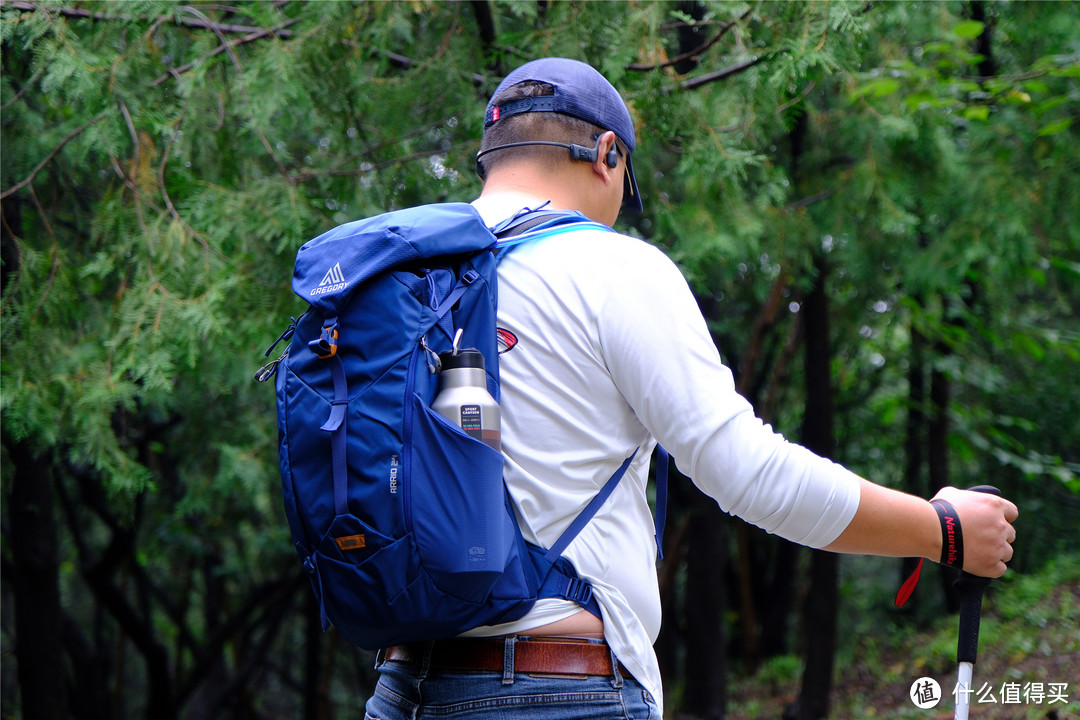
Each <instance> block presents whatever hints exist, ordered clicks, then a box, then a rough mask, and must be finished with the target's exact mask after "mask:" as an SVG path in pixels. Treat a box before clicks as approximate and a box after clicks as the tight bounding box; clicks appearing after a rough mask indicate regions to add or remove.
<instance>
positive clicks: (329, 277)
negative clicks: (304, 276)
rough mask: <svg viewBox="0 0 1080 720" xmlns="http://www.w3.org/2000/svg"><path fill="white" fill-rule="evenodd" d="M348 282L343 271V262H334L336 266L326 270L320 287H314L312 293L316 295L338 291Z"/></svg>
mask: <svg viewBox="0 0 1080 720" xmlns="http://www.w3.org/2000/svg"><path fill="white" fill-rule="evenodd" d="M348 284H349V283H347V282H346V281H345V274H344V273H343V272H341V263H334V267H332V268H330V269H329V270H327V271H326V275H323V279H322V281H321V282H320V283H319V287H317V288H314V289H313V290H312V291H311V295H312V296H313V297H314V296H315V295H325V294H326V293H332V292H337V291H338V290H341V289H342V288H344V287H345V286H346V285H348Z"/></svg>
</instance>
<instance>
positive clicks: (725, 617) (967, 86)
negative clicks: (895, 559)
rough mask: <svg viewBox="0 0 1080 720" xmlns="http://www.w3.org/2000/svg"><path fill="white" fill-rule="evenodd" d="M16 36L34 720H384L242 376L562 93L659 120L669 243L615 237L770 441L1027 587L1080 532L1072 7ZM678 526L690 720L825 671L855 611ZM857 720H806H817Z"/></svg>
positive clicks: (231, 18)
mask: <svg viewBox="0 0 1080 720" xmlns="http://www.w3.org/2000/svg"><path fill="white" fill-rule="evenodd" d="M0 20H2V24H0V44H2V52H3V58H2V61H3V74H2V75H0V109H2V113H3V114H2V132H3V165H2V169H0V201H2V206H0V209H2V223H0V230H2V240H3V243H2V259H3V269H2V286H3V299H2V313H3V315H2V321H3V327H2V342H3V356H2V358H0V368H2V378H3V388H2V396H0V408H2V413H3V415H2V418H3V428H2V450H3V455H2V462H3V474H2V489H3V493H4V498H5V502H4V505H3V513H4V515H3V526H2V529H3V539H4V543H3V547H4V550H3V557H2V560H3V582H4V590H3V592H4V599H5V601H8V602H4V603H3V633H4V635H3V637H4V641H5V643H8V642H9V641H13V642H14V643H15V653H14V657H12V655H11V654H10V653H5V654H4V660H3V662H4V668H3V669H4V672H3V680H2V681H0V683H2V686H3V693H2V695H3V700H2V705H3V706H2V713H3V714H4V715H5V716H12V715H14V714H16V713H21V714H22V716H24V717H27V718H30V717H66V716H71V717H102V718H104V717H109V718H111V717H140V716H146V717H154V718H171V717H176V718H181V717H210V716H216V717H242V716H243V717H248V716H256V715H266V714H269V713H270V712H271V711H272V712H273V713H276V714H279V715H288V716H295V715H299V714H300V713H303V714H304V716H305V717H308V718H324V717H330V716H333V715H335V714H337V715H339V716H340V715H348V714H350V713H352V714H357V713H358V711H357V710H356V708H357V706H358V704H359V702H360V701H359V698H362V697H363V696H364V695H365V694H366V693H367V692H368V690H369V688H370V681H371V678H370V676H369V675H368V673H367V672H366V671H365V670H364V668H366V667H369V666H370V658H368V657H367V656H366V655H365V654H363V653H361V652H360V651H358V650H356V649H355V648H351V647H348V646H347V645H346V644H345V643H343V642H340V641H339V639H338V637H337V636H336V634H334V633H333V632H331V633H328V634H326V635H323V634H322V633H321V632H320V629H319V620H318V616H317V611H315V610H314V609H313V608H312V607H311V603H310V601H309V593H308V591H307V589H306V587H304V584H305V583H304V580H303V579H302V573H300V572H299V568H298V566H297V563H296V562H295V556H294V555H293V554H292V551H291V550H290V549H289V540H288V537H287V531H286V529H285V528H286V526H285V523H284V520H283V518H282V517H281V512H280V509H279V503H280V500H279V499H278V491H277V469H276V464H275V459H276V451H275V440H276V434H275V428H274V408H273V398H272V393H271V392H269V390H268V388H266V387H260V386H257V385H256V384H255V383H253V382H252V380H251V375H252V372H253V371H254V370H255V369H256V368H257V366H258V365H259V364H261V363H262V362H265V361H266V360H265V359H263V358H262V353H263V351H264V350H265V348H266V347H267V346H268V345H269V344H270V342H271V341H272V340H273V339H274V338H275V337H277V335H278V333H279V332H280V331H281V330H282V329H284V327H285V325H286V324H287V321H288V320H287V319H288V317H289V316H290V315H296V314H298V313H300V312H302V311H303V310H304V307H303V303H302V302H300V301H299V300H298V299H297V298H295V297H293V296H292V295H291V293H290V291H289V278H290V274H291V263H292V259H293V256H294V253H295V250H296V248H297V247H298V246H299V245H300V244H301V243H302V242H303V241H304V240H306V239H308V238H310V237H314V236H315V235H317V234H319V233H320V232H322V231H323V230H326V229H328V228H329V227H332V226H334V225H335V224H339V223H341V222H345V221H347V220H351V219H354V218H357V217H361V216H365V215H370V214H374V213H377V212H381V211H383V210H386V209H391V208H396V207H402V206H407V205H412V204H416V203H422V202H434V201H441V200H451V199H453V200H467V199H470V198H471V197H473V196H475V195H476V194H477V193H478V191H479V183H478V180H477V179H476V178H475V176H474V174H473V172H472V166H473V157H474V154H475V151H476V148H477V146H478V141H479V136H480V132H481V126H480V124H481V116H482V112H481V111H482V107H483V103H484V102H485V101H486V99H487V97H488V95H489V94H490V92H491V91H492V90H493V89H494V87H495V85H496V84H497V82H498V80H499V79H500V78H501V76H502V75H503V74H504V73H505V72H506V71H508V70H509V69H511V68H513V67H514V66H516V65H517V64H519V63H520V62H522V61H524V60H526V59H529V58H531V57H535V56H540V55H564V56H570V57H578V58H581V59H583V60H586V61H589V62H591V63H593V64H594V65H595V66H597V67H598V68H600V69H601V70H602V71H603V72H604V73H605V74H606V75H607V76H608V77H609V78H610V79H611V80H612V82H614V83H615V85H616V86H617V87H619V88H620V89H621V90H622V91H623V93H624V96H625V97H626V98H627V99H628V101H629V103H630V105H631V109H632V112H633V114H634V117H635V120H636V123H637V126H638V133H639V148H638V150H637V154H636V156H635V166H636V168H637V169H638V174H639V178H638V179H639V182H640V184H641V187H642V190H643V191H644V192H645V193H646V195H647V197H646V208H647V210H646V213H645V214H644V215H642V216H640V217H636V218H623V221H622V222H623V223H624V226H623V229H624V230H626V231H628V232H631V233H634V234H637V235H640V236H641V237H644V238H646V239H648V240H650V241H652V242H655V243H657V244H658V245H660V246H661V247H663V248H664V249H665V250H666V251H667V252H668V253H669V254H670V255H671V256H672V257H673V258H674V259H675V260H676V261H677V262H679V263H680V265H681V266H682V267H683V269H684V271H685V272H686V274H687V276H688V278H689V279H690V280H691V282H692V284H693V287H694V289H695V291H696V293H697V295H698V298H699V302H700V304H701V307H702V309H703V311H704V313H705V314H706V317H707V320H708V321H709V323H710V327H711V329H712V331H713V333H714V336H715V338H716V340H717V344H718V346H719V348H720V350H721V353H722V355H723V356H724V357H725V359H726V360H727V362H728V363H729V365H730V366H731V367H732V368H733V369H734V370H735V372H736V376H737V379H738V384H739V388H740V390H741V391H742V392H743V393H744V394H745V395H746V396H747V397H748V398H750V399H751V400H752V401H753V402H754V404H755V406H756V407H757V409H758V411H759V413H760V414H761V415H762V416H763V417H765V418H766V419H767V420H768V421H770V422H772V423H773V424H775V425H776V426H777V427H778V428H780V429H781V430H783V431H784V432H785V433H786V434H788V435H789V436H791V437H795V438H799V437H804V438H809V436H811V435H813V434H815V433H820V437H822V438H823V439H822V440H821V445H820V446H819V447H818V449H819V451H821V452H823V453H826V454H832V455H833V456H835V457H836V458H837V459H838V460H840V461H841V462H844V463H845V464H848V465H849V466H851V467H853V468H854V469H856V470H858V471H860V472H862V473H863V474H866V475H868V476H869V477H871V478H872V479H875V480H877V481H885V482H889V483H895V484H901V483H903V484H904V486H905V487H907V488H908V489H911V490H912V491H916V492H919V493H922V494H928V493H930V492H932V490H933V485H935V484H937V483H938V482H949V483H952V484H959V485H964V484H974V483H975V482H977V481H984V480H991V481H993V482H994V483H995V484H998V485H1000V486H1001V487H1002V488H1003V489H1005V490H1006V491H1007V492H1008V493H1010V494H1011V495H1012V496H1015V497H1018V498H1020V499H1021V504H1022V505H1023V507H1024V508H1025V510H1026V512H1025V516H1022V518H1021V533H1022V537H1030V538H1032V544H1030V545H1028V544H1021V545H1020V546H1019V547H1018V556H1017V561H1016V563H1015V565H1016V566H1017V567H1020V568H1024V567H1027V566H1031V565H1034V564H1035V563H1037V562H1041V561H1042V560H1043V559H1044V557H1045V555H1041V554H1037V553H1036V552H1035V551H1034V550H1033V549H1031V548H1032V547H1033V545H1034V543H1035V542H1036V541H1037V542H1043V540H1045V541H1046V542H1045V543H1044V544H1046V545H1053V543H1054V542H1058V543H1060V542H1063V540H1061V538H1063V537H1067V536H1068V535H1067V533H1066V532H1064V531H1065V530H1067V529H1069V528H1071V527H1072V525H1074V524H1075V515H1074V514H1073V515H1072V516H1070V512H1069V505H1068V504H1069V503H1070V502H1071V503H1075V502H1076V501H1075V497H1076V492H1077V490H1078V489H1080V481H1078V479H1077V477H1078V473H1080V458H1078V457H1077V456H1076V447H1077V443H1076V439H1077V438H1078V437H1080V421H1078V420H1077V418H1078V417H1080V412H1078V411H1080V393H1078V392H1077V391H1076V389H1075V387H1074V386H1075V382H1074V380H1073V379H1072V378H1073V376H1075V370H1076V366H1077V363H1078V361H1080V331H1078V329H1077V327H1076V315H1075V308H1076V307H1078V306H1080V298H1078V294H1080V289H1078V288H1080V283H1077V276H1078V275H1080V237H1078V232H1080V231H1078V230H1077V228H1076V223H1073V222H1069V219H1070V218H1073V217H1075V216H1076V215H1077V210H1078V209H1080V203H1078V201H1077V191H1076V189H1075V183H1074V182H1073V179H1074V178H1075V175H1076V171H1077V167H1078V150H1077V148H1078V147H1080V143H1077V132H1078V128H1077V107H1078V103H1077V97H1078V89H1077V77H1078V75H1080V64H1078V56H1077V49H1076V48H1077V39H1078V38H1077V30H1076V23H1075V12H1074V11H1073V10H1072V8H1071V6H1070V5H1068V4H1066V3H1060V4H1059V3H1024V4H1017V3H998V2H989V1H984V2H963V3H960V2H948V3H935V4H926V3H918V2H892V3H876V4H866V3H862V2H844V1H833V2H818V3H788V2H754V3H745V2H678V3H665V2H652V1H649V2H638V3H632V4H622V3H576V2H562V3H549V2H545V1H540V2H536V3H525V2H474V3H468V4H463V3H438V2H428V1H426V0H421V1H418V2H410V3H362V2H358V3H346V2H320V3H302V2H239V3H233V4H231V5H228V6H224V5H220V4H213V3H201V2H200V3H191V4H186V5H181V4H177V3H173V2H161V1H151V0H145V1H143V0H140V1H139V2H129V3H106V2H75V1H72V2H67V3H62V2H53V1H50V2H15V1H11V0H7V1H6V2H4V4H3V5H2V6H0ZM814 307H817V308H819V309H820V308H821V307H825V308H827V312H826V314H825V318H826V319H827V323H828V329H827V330H820V329H816V328H819V327H820V325H814V324H812V322H811V321H809V320H808V319H807V318H808V317H809V316H810V314H811V313H810V311H811V309H812V308H814ZM817 312H818V310H815V313H817ZM812 341H813V342H812ZM813 347H817V348H818V349H819V352H813V351H812V348H813ZM821 348H824V350H821ZM821 373H824V375H822V374H821ZM823 390H824V391H825V392H821V391H823ZM820 403H826V404H827V405H831V406H832V408H833V420H832V423H833V428H832V432H831V433H829V432H825V433H821V432H820V431H822V430H827V427H824V426H823V425H822V423H824V422H827V421H826V420H816V419H815V418H817V417H819V416H818V415H816V414H815V412H814V410H813V408H814V407H815V406H820ZM830 436H831V438H832V439H829V438H830ZM807 441H808V442H809V441H810V440H809V439H807ZM901 479H903V480H901ZM674 492H675V496H674V500H675V502H674V503H673V507H672V510H671V512H672V516H673V517H672V520H671V523H670V525H669V527H672V528H673V529H672V531H671V533H670V534H669V541H668V542H669V548H668V550H667V552H666V556H667V560H666V562H665V564H664V566H663V567H662V568H661V573H662V576H661V577H662V586H663V587H664V589H665V592H664V602H665V606H666V609H667V610H668V612H667V613H666V623H665V629H664V631H663V635H662V637H661V641H660V643H659V650H660V653H661V657H662V659H663V664H664V668H665V671H666V674H667V675H668V678H669V686H670V688H671V690H672V692H671V693H670V696H671V700H670V701H669V704H670V705H671V708H672V710H673V711H675V710H679V711H682V712H685V713H687V714H688V715H691V716H698V717H722V716H723V714H724V701H725V696H726V683H727V665H726V664H725V663H726V661H727V660H728V659H730V660H732V661H734V665H733V666H732V669H731V671H732V672H739V671H743V670H745V669H746V668H747V667H753V665H754V664H755V663H756V662H758V661H760V660H761V659H763V658H764V657H766V656H769V655H773V654H777V653H784V652H790V651H792V650H793V649H798V648H801V647H811V646H816V645H819V644H820V643H819V639H818V638H816V637H815V636H814V635H813V632H814V630H815V629H820V628H822V627H826V626H827V623H823V622H821V621H820V618H819V617H818V616H815V615H807V614H806V612H807V611H805V610H804V609H802V603H801V602H800V601H801V600H802V599H803V598H804V597H805V596H806V595H807V593H808V588H809V584H808V582H807V580H806V579H805V578H809V577H811V576H812V577H813V578H814V582H815V583H818V585H817V587H819V588H820V587H823V588H824V590H825V591H826V592H828V591H830V588H834V587H835V585H836V582H837V580H836V577H837V576H836V570H835V569H831V570H830V569H829V568H827V567H825V568H824V569H823V571H822V572H821V574H818V573H817V572H814V573H807V572H803V571H802V570H801V568H802V567H803V566H806V565H808V564H811V563H812V562H816V561H809V560H807V559H806V558H804V557H803V556H802V553H801V552H800V551H797V550H796V549H795V548H794V547H793V546H791V545H790V544H787V543H782V542H778V541H776V540H775V539H773V538H768V537H765V536H764V534H763V533H760V532H758V531H756V530H755V529H753V528H749V527H748V526H745V525H744V524H742V523H741V522H737V521H730V522H726V523H718V522H717V519H718V516H719V513H718V511H717V509H716V507H715V504H714V503H712V501H710V500H708V499H707V498H704V497H703V496H701V495H700V494H699V493H697V492H696V491H695V490H693V489H692V487H691V486H690V485H689V484H684V485H683V486H682V487H679V488H676V489H675V491H674ZM1032 510H1039V511H1041V512H1040V514H1041V517H1042V519H1043V521H1044V523H1045V525H1044V528H1045V529H1040V528H1039V527H1036V525H1035V524H1034V523H1027V521H1026V520H1025V517H1026V516H1030V515H1031V514H1033V513H1032V512H1031V511H1032ZM1070 523H1071V524H1070ZM1043 533H1045V534H1043ZM1055 533H1056V534H1055ZM890 567H891V568H893V570H892V572H893V573H894V572H895V566H894V565H893V566H890ZM840 568H841V576H842V568H843V564H842V563H841V565H840ZM891 577H892V575H891V574H890V579H891ZM822 583H824V585H821V584H822ZM10 600H13V601H14V602H10ZM840 602H841V603H842V602H844V600H843V598H841V600H840ZM940 602H941V601H940V600H930V599H928V600H927V603H928V604H930V605H932V606H933V605H934V604H935V603H940ZM725 609H726V611H727V612H723V611H724V610H725ZM836 611H837V608H836V605H835V604H834V603H825V604H824V607H821V608H819V609H817V610H814V611H813V612H815V613H827V614H828V613H832V614H835V613H836ZM731 618H735V619H734V620H732V619H731ZM299 648H303V652H302V653H301V652H298V649H299ZM828 655H831V653H828ZM826 660H828V658H826ZM13 661H17V662H15V664H14V665H13V664H12V663H13ZM815 666H816V667H818V668H819V669H822V668H825V665H823V664H822V663H820V662H818V661H815ZM57 668H61V669H62V671H61V672H60V676H61V678H62V680H63V682H62V683H61V684H60V685H59V687H58V686H57V683H56V682H55V678H56V677H57ZM356 668H360V670H356ZM680 668H685V669H686V670H687V672H685V673H683V672H680V671H679V669H680ZM703 668H704V669H707V670H706V671H705V672H697V671H696V670H695V671H693V672H691V670H694V669H703ZM12 670H17V673H15V672H11V671H12ZM827 674H828V673H826V675H827ZM682 678H685V681H683V680H682ZM16 679H17V682H16ZM814 692H816V693H817V695H814V694H813V693H814ZM826 706H827V683H826V684H825V687H816V684H815V683H810V682H808V683H807V689H806V690H805V691H804V693H803V697H802V698H801V699H800V707H801V708H802V710H803V712H804V713H810V714H815V713H816V714H820V712H821V710H820V708H823V707H826ZM814 708H819V709H817V710H815V709H814ZM807 716H809V715H807Z"/></svg>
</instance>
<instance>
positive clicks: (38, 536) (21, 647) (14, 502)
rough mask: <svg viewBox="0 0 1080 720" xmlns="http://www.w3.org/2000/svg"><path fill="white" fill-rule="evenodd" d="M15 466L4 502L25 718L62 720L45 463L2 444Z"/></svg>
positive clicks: (64, 706) (64, 707)
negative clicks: (5, 503)
mask: <svg viewBox="0 0 1080 720" xmlns="http://www.w3.org/2000/svg"><path fill="white" fill-rule="evenodd" d="M4 444H5V445H6V446H7V447H8V450H9V453H10V457H11V461H12V464H13V465H14V471H15V472H14V476H15V477H14V480H13V482H12V488H11V497H10V499H9V502H8V508H9V512H10V514H11V535H10V540H9V543H10V549H11V557H12V561H13V565H14V570H15V577H14V582H13V583H12V585H13V588H14V594H15V657H16V661H17V663H18V668H19V693H20V695H21V697H20V700H21V705H22V717H23V719H24V720H65V719H66V718H67V717H69V715H68V702H67V700H68V698H67V681H66V680H67V679H66V677H65V673H64V671H63V668H64V667H65V666H66V663H65V662H64V653H63V648H64V645H63V633H62V624H61V618H62V617H63V613H62V612H61V609H60V563H59V558H58V554H57V536H56V521H55V519H54V517H53V498H52V478H51V477H50V475H51V473H49V472H48V465H47V464H46V463H44V462H43V461H42V459H41V458H40V457H38V456H35V455H34V454H32V453H31V452H30V450H29V449H28V448H27V447H26V446H25V445H23V444H22V443H19V442H15V443H9V442H7V439H6V438H5V443H4Z"/></svg>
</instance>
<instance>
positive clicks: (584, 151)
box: [476, 138, 619, 180]
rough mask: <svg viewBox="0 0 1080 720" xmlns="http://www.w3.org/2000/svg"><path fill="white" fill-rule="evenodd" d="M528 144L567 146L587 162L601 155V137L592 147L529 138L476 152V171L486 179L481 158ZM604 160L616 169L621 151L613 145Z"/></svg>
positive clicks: (576, 157)
mask: <svg viewBox="0 0 1080 720" xmlns="http://www.w3.org/2000/svg"><path fill="white" fill-rule="evenodd" d="M526 145H550V146H554V147H561V148H566V149H567V150H569V151H570V157H571V158H572V159H574V160H584V161H585V162H590V163H594V162H596V158H598V157H600V138H597V139H596V145H594V146H592V147H585V146H584V145H567V144H565V143H559V142H549V141H547V140H527V141H525V142H513V143H506V144H505V145H497V146H496V147H492V148H488V149H487V150H481V151H480V152H478V153H476V172H477V174H478V175H479V176H480V179H481V180H483V179H484V174H485V173H484V168H483V165H481V164H480V158H482V157H484V156H485V155H487V154H488V153H493V152H495V151H496V150H505V149H506V148H515V147H524V146H526ZM604 162H605V163H607V166H608V167H609V168H612V169H615V166H617V165H618V164H619V153H618V149H617V148H616V146H614V145H612V146H611V149H610V150H608V153H607V155H605V156H604Z"/></svg>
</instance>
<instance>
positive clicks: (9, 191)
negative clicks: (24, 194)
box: [0, 110, 109, 200]
mask: <svg viewBox="0 0 1080 720" xmlns="http://www.w3.org/2000/svg"><path fill="white" fill-rule="evenodd" d="M108 114H109V111H108V110H103V111H102V112H100V113H98V114H97V115H95V116H94V117H93V118H91V119H90V120H89V121H88V122H86V123H84V124H82V125H80V126H79V127H77V128H75V129H74V130H72V131H71V132H70V133H68V134H67V136H66V137H64V139H63V140H61V141H60V144H59V145H57V146H56V147H54V148H53V149H52V151H51V152H50V153H49V154H48V155H46V156H45V159H44V160H42V161H41V162H39V163H38V164H37V167H35V168H34V169H33V170H31V171H30V174H29V175H27V176H26V177H25V178H23V179H22V180H20V181H19V182H17V183H15V184H14V185H12V186H11V187H9V188H8V189H7V190H5V191H4V192H2V193H0V200H3V199H4V198H6V197H7V196H9V195H11V194H13V193H16V192H18V191H19V190H22V189H23V188H24V187H26V186H27V185H29V184H30V183H32V182H34V178H36V177H37V175H38V173H39V172H41V171H42V170H43V169H45V166H46V165H48V164H49V163H50V162H52V159H53V158H54V157H56V156H57V155H58V154H60V151H61V150H63V149H64V146H65V145H67V144H68V143H69V142H71V141H72V140H74V139H75V138H77V137H78V136H79V135H81V134H82V132H83V131H84V130H86V129H87V128H89V127H91V126H92V125H96V124H97V123H99V122H101V120H103V119H104V118H105V116H106V115H108Z"/></svg>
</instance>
